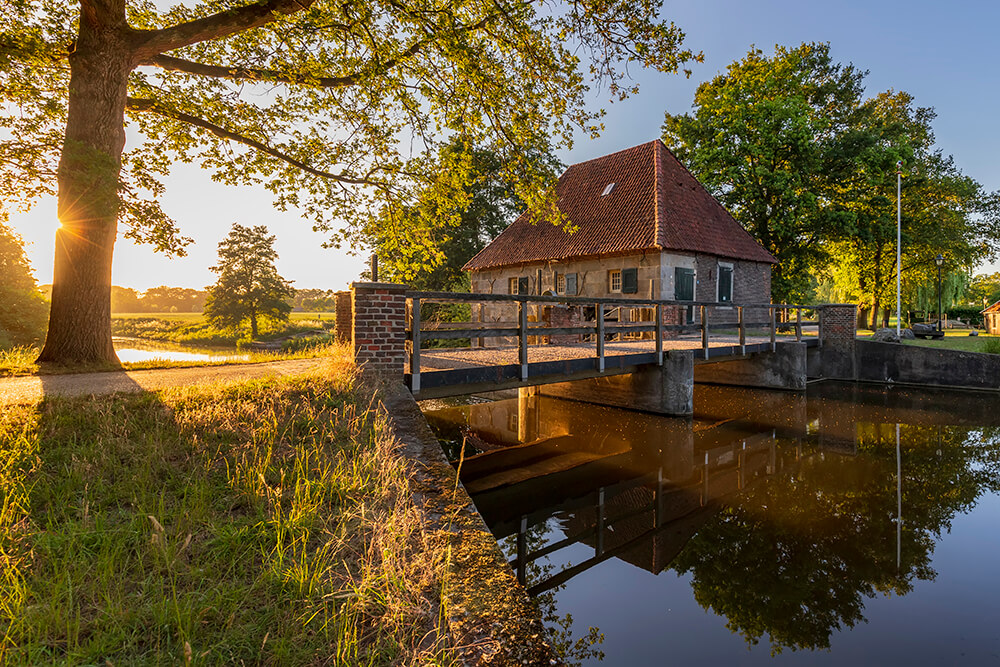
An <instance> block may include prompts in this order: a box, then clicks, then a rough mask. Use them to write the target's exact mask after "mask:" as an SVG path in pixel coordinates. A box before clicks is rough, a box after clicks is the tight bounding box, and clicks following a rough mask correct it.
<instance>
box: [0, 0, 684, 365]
mask: <svg viewBox="0 0 1000 667" xmlns="http://www.w3.org/2000/svg"><path fill="white" fill-rule="evenodd" d="M659 8H660V2H659V1H658V0H639V1H638V2H635V1H632V0H607V1H606V0H580V1H575V2H557V1H555V0H539V1H534V2H532V1H529V0H374V1H371V2H368V1H366V2H356V1H354V0H256V1H248V0H204V1H203V2H199V3H197V4H194V3H190V2H189V3H186V4H182V5H178V6H175V7H173V8H170V9H162V7H161V5H160V3H157V2H153V1H151V0H79V2H77V3H72V2H68V1H67V0H5V2H4V11H3V12H2V15H0V91H2V92H0V95H2V99H3V103H4V115H3V116H2V117H0V187H3V188H4V189H5V192H9V193H15V194H16V195H17V196H18V197H19V198H20V199H21V200H22V201H21V202H19V203H20V204H22V205H24V204H28V203H30V200H32V199H33V198H34V197H37V196H39V195H42V194H47V193H53V192H56V191H57V193H58V214H59V219H60V222H61V224H62V226H61V228H60V229H59V231H58V232H57V234H56V252H55V271H54V276H53V292H52V308H51V313H50V323H49V334H48V338H47V339H46V343H45V347H44V349H43V351H42V354H41V357H40V360H41V361H51V362H64V363H69V362H80V361H101V362H107V361H113V360H114V359H115V353H114V350H113V348H112V346H111V335H110V326H109V317H110V287H111V282H110V277H111V259H112V252H113V249H114V243H115V239H116V238H117V235H118V224H119V222H120V223H122V225H123V227H124V228H125V234H126V235H127V236H130V237H132V238H134V239H136V240H139V241H145V242H150V243H153V244H155V246H156V247H157V248H158V249H161V250H164V251H169V252H182V251H183V246H184V245H185V243H187V242H188V241H189V240H188V239H185V238H184V237H183V236H182V235H181V234H180V233H179V230H178V228H177V227H176V225H175V224H174V222H173V221H172V220H170V218H169V217H167V216H166V215H165V214H164V213H163V212H162V210H161V209H160V207H159V206H158V204H157V198H158V196H159V195H160V194H161V192H162V190H163V187H162V184H161V179H162V177H163V175H165V174H166V173H167V172H168V170H169V165H170V163H171V162H172V161H174V160H183V161H191V162H197V163H199V164H200V165H202V166H203V167H204V168H206V169H208V170H211V172H212V177H213V178H215V179H216V180H219V181H222V182H224V183H252V184H260V185H262V186H263V187H266V188H268V189H269V190H271V191H272V192H273V193H274V195H275V199H276V203H277V205H278V206H280V207H288V206H294V207H297V208H299V209H300V210H302V211H303V212H304V214H305V215H307V216H308V217H310V218H311V219H312V222H313V225H314V226H315V227H316V228H317V229H321V230H327V231H329V232H330V235H331V241H332V242H333V243H334V244H337V243H355V242H357V241H358V236H357V235H358V232H359V230H361V229H363V228H364V224H365V222H366V221H370V220H371V216H373V215H376V214H377V212H378V211H379V210H382V209H386V208H387V209H389V210H390V211H391V210H393V209H396V208H398V207H399V206H401V205H403V204H405V203H406V202H407V201H408V200H409V199H410V197H411V194H412V193H413V192H416V191H419V190H420V188H421V186H422V184H423V183H424V181H425V180H426V178H425V175H426V174H433V173H435V170H434V168H433V162H434V159H433V158H434V155H435V154H436V147H437V146H438V145H440V144H441V143H442V142H443V141H445V140H448V139H450V138H452V137H453V136H454V135H456V134H460V135H462V136H463V137H465V138H466V139H467V140H468V141H469V142H470V143H472V144H473V145H485V144H489V145H491V146H494V147H495V148H496V150H497V151H498V153H499V154H500V157H501V159H502V160H503V162H504V164H505V165H507V166H506V169H507V170H508V171H509V172H510V174H511V177H512V180H515V181H516V182H517V183H518V189H519V191H520V192H519V196H520V197H521V198H522V199H523V200H524V201H525V202H526V203H527V204H528V205H529V206H531V207H533V208H535V209H537V210H539V211H542V210H543V209H548V210H550V211H551V210H553V209H554V207H553V206H552V201H551V189H550V187H548V186H549V185H550V181H549V178H548V175H547V174H544V173H539V172H538V170H537V169H535V168H534V167H533V165H532V163H531V162H530V161H529V160H524V159H522V157H521V156H523V155H526V154H528V153H530V152H531V150H532V149H534V148H536V147H538V146H545V147H550V146H553V145H556V146H558V145H567V144H568V143H569V142H570V140H571V136H572V133H573V131H574V129H575V128H581V129H582V130H583V131H585V132H588V133H593V132H596V131H597V130H598V129H599V117H600V112H599V111H598V112H594V111H590V110H588V109H587V108H586V106H585V95H586V93H587V90H588V86H589V85H591V84H594V83H596V84H599V85H601V86H604V87H605V88H606V89H607V90H608V91H609V92H610V93H611V95H612V96H613V97H624V96H627V95H628V94H630V93H632V92H633V91H634V87H633V86H632V85H631V84H630V82H629V80H628V79H627V78H626V75H627V66H628V65H629V63H638V64H641V65H643V66H647V67H654V68H657V69H659V70H661V71H666V72H672V71H676V70H677V69H678V68H680V67H681V66H682V65H683V63H684V62H685V61H687V60H689V59H692V58H697V57H698V56H697V55H695V54H692V53H691V52H690V51H687V50H684V49H683V48H682V46H681V44H682V39H683V34H682V33H681V32H680V30H679V29H677V28H676V27H675V26H673V25H672V24H670V23H666V22H661V21H659V20H658V19H657V18H655V17H656V15H657V12H658V10H659ZM581 61H582V62H583V67H581ZM128 124H133V126H134V129H135V130H137V131H136V132H132V133H130V134H129V142H128V147H127V149H126V131H125V130H126V126H127V125H128ZM515 175H516V178H514V176H515Z"/></svg>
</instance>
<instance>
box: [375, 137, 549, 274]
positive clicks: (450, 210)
mask: <svg viewBox="0 0 1000 667" xmlns="http://www.w3.org/2000/svg"><path fill="white" fill-rule="evenodd" d="M529 161H530V163H531V164H532V165H533V166H534V169H535V170H537V172H538V173H541V174H546V177H547V178H554V177H555V176H556V174H558V171H559V169H560V168H561V166H562V165H561V164H560V163H559V161H558V160H557V159H556V157H555V156H554V155H552V154H551V153H550V152H549V151H548V150H534V151H533V152H532V153H531V155H530V156H529ZM435 171H436V174H437V175H436V177H435V178H434V179H433V181H431V182H430V183H429V184H428V185H427V186H426V187H424V188H423V189H422V190H421V191H420V192H419V194H418V195H417V197H416V201H415V203H414V204H413V205H411V206H407V207H405V208H402V209H398V210H392V211H390V210H388V209H384V210H383V212H382V216H381V218H380V219H379V221H378V223H377V224H373V225H370V226H369V227H367V228H366V229H365V235H366V237H367V238H368V241H369V243H370V244H371V245H372V246H373V248H374V249H375V251H376V252H377V253H378V256H379V267H380V270H381V272H382V273H383V274H384V277H385V278H386V279H388V280H392V281H396V282H403V283H406V284H408V285H410V286H412V287H414V288H416V289H424V290H445V291H468V280H467V276H465V275H464V272H463V271H462V267H463V266H464V265H465V263H466V262H468V261H469V260H470V259H472V257H474V256H475V255H476V253H478V252H479V251H480V250H482V249H483V248H484V247H485V246H486V244H487V243H489V242H490V241H492V240H493V239H494V238H496V236H497V235H498V234H499V233H500V232H502V231H503V230H504V229H505V228H506V227H507V226H508V225H510V223H512V222H513V221H514V220H515V218H516V217H517V215H518V214H519V213H520V212H521V211H522V210H524V208H525V203H524V201H523V200H522V199H521V198H520V197H519V196H518V194H517V188H516V187H515V185H516V183H515V181H516V179H515V178H514V177H513V175H512V174H511V173H510V172H509V171H508V169H507V165H506V164H505V162H504V159H503V157H502V156H501V155H500V154H499V153H498V152H497V151H494V150H490V149H486V148H474V147H470V146H469V145H468V144H467V143H466V142H465V141H462V140H460V139H455V140H453V141H452V142H451V143H449V144H446V145H445V146H443V147H442V148H441V150H440V151H439V152H438V155H437V157H436V166H435Z"/></svg>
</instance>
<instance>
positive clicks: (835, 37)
mask: <svg viewBox="0 0 1000 667" xmlns="http://www.w3.org/2000/svg"><path fill="white" fill-rule="evenodd" d="M662 15H663V16H664V17H666V18H669V19H670V20H673V21H674V22H675V23H676V24H677V25H678V26H680V27H681V28H682V29H683V30H684V31H685V32H686V33H687V40H686V44H687V46H689V47H690V48H692V49H694V50H700V51H702V52H703V53H704V55H705V62H704V63H702V64H695V65H694V66H693V73H692V76H691V78H690V79H685V78H684V76H683V75H664V74H657V73H652V72H644V71H641V70H633V74H634V76H635V78H636V79H637V80H638V81H639V82H640V84H641V90H640V92H639V94H638V95H637V96H635V97H633V98H632V99H630V100H628V101H626V102H624V103H615V104H609V101H608V99H607V97H608V96H607V95H606V94H604V95H601V94H600V93H599V92H597V91H595V92H594V94H593V96H592V104H593V105H594V106H595V107H601V106H603V107H604V108H606V109H607V111H608V114H607V116H606V118H605V119H604V124H605V127H606V131H605V133H604V134H603V135H602V136H601V138H599V139H597V140H593V141H592V140H589V139H587V138H583V137H579V138H578V139H577V141H576V143H575V145H574V147H573V150H572V151H570V152H568V153H567V152H564V153H563V154H561V155H560V157H561V159H562V160H563V162H565V163H567V164H569V163H573V162H579V161H582V160H587V159H590V158H593V157H598V156H600V155H604V154H606V153H610V152H613V151H616V150H621V149H623V148H627V147H629V146H633V145H636V144H639V143H643V142H645V141H649V140H651V139H653V138H656V137H657V136H659V133H660V125H661V124H662V122H663V112H664V111H665V110H669V111H670V112H672V113H683V112H685V111H687V110H689V109H690V107H691V102H692V99H693V97H694V91H695V89H696V88H697V86H698V84H699V83H701V82H702V81H706V80H708V79H711V78H712V77H714V76H715V75H716V74H718V73H719V72H721V71H723V70H725V68H726V66H727V65H728V64H729V63H731V62H732V61H734V60H738V59H740V58H742V57H743V56H744V55H745V54H746V52H747V51H748V50H749V49H750V47H751V46H752V45H756V46H757V47H759V48H761V49H763V50H764V51H765V52H770V51H771V50H772V49H773V47H774V45H775V44H782V45H796V44H799V43H801V42H805V41H823V42H830V44H831V49H832V53H833V57H834V59H835V60H837V61H839V62H841V63H845V64H846V63H849V62H850V63H853V64H854V65H856V66H857V67H858V68H859V69H862V70H869V76H868V78H867V80H866V83H867V86H866V88H867V93H868V94H869V95H874V94H876V93H878V92H880V91H882V90H886V89H889V88H892V89H895V90H905V91H907V92H909V93H911V94H912V95H913V96H914V97H915V100H916V103H917V104H918V105H920V106H930V107H934V108H935V110H936V111H937V115H938V117H937V120H936V121H935V122H934V132H935V136H936V138H937V144H938V147H939V148H941V149H942V150H943V151H944V152H945V153H948V154H951V155H954V157H955V160H956V163H957V164H958V166H959V167H960V168H961V169H962V171H963V172H965V173H966V174H968V175H970V176H972V177H973V178H975V179H976V180H978V181H979V182H980V183H982V184H983V186H984V187H986V188H987V189H988V190H997V189H1000V161H998V159H997V156H998V155H1000V131H998V129H997V115H998V112H1000V86H998V79H1000V76H998V66H1000V52H998V51H997V48H996V46H995V44H996V42H995V40H996V35H995V33H996V29H997V26H1000V4H997V3H992V2H985V1H976V2H960V3H948V4H946V3H941V2H934V3H931V2H912V1H911V2H885V1H872V0H869V1H867V2H861V1H855V0H852V1H850V2H840V3H833V2H831V3H815V2H803V1H802V0H798V1H788V0H768V1H756V2H749V1H739V0H688V1H687V2H683V3H675V2H669V1H668V2H665V5H664V7H663V11H662ZM167 187H168V191H167V194H166V195H165V199H164V207H165V209H166V210H167V212H168V213H170V214H171V215H172V216H173V217H174V218H175V219H176V220H177V221H178V223H179V225H180V227H181V229H182V231H183V233H184V234H185V235H187V236H190V237H192V238H194V239H195V244H194V246H193V247H191V248H189V253H188V256H187V257H185V258H181V259H167V258H164V257H163V256H161V255H158V254H156V253H153V252H152V250H151V249H149V248H147V247H137V246H135V245H133V244H131V243H129V242H127V241H125V240H124V239H120V240H119V241H118V244H117V246H116V248H115V262H114V268H113V280H114V282H115V284H118V285H125V286H130V287H135V288H138V289H146V288H149V287H154V286H156V285H163V284H166V285H175V286H181V287H196V288H200V287H204V286H206V285H209V284H211V283H212V282H214V279H215V275H214V274H213V273H211V272H210V271H209V270H208V267H209V266H211V265H212V264H214V263H215V260H216V245H217V244H218V242H219V241H220V240H221V239H222V238H223V237H224V236H225V235H226V233H227V231H228V229H229V227H230V226H231V225H232V223H233V222H239V223H241V224H243V225H260V224H263V225H267V226H268V228H269V229H270V230H271V232H272V233H274V234H275V235H276V236H277V243H276V248H277V250H278V254H279V260H278V270H279V272H281V274H282V275H283V276H285V277H286V278H288V279H290V280H293V281H295V285H296V286H297V287H303V288H305V287H319V288H324V289H343V288H344V286H345V285H347V284H348V283H349V282H350V281H352V280H355V279H356V278H357V276H358V273H359V272H360V271H361V269H362V260H361V259H359V258H354V257H350V256H348V255H347V253H346V252H345V251H336V250H325V249H323V248H321V247H320V246H321V243H322V241H323V237H322V236H321V235H319V234H316V233H314V232H312V231H311V229H310V225H309V223H308V222H307V221H306V220H303V219H301V218H299V216H297V215H296V214H295V213H281V212H279V211H276V210H274V209H273V208H272V206H271V200H270V197H269V196H268V194H267V193H266V192H264V191H263V190H258V189H253V188H233V187H227V186H223V185H219V184H216V183H213V182H212V181H211V180H210V179H209V178H208V177H207V175H206V174H205V173H203V172H201V171H200V170H199V169H198V168H197V167H196V166H192V165H177V166H176V168H175V169H174V172H173V173H172V175H171V177H170V179H169V180H168V182H167ZM904 205H905V202H904ZM12 222H13V223H14V225H15V227H16V228H17V229H18V231H19V232H20V233H21V234H22V235H23V236H24V237H25V240H26V241H27V242H28V243H29V244H30V245H29V248H28V251H29V256H30V258H31V261H32V263H33V265H34V267H35V273H36V276H37V277H38V279H39V282H42V283H45V282H50V281H51V276H52V253H53V240H54V233H55V228H56V226H57V225H58V222H57V221H56V216H55V203H54V202H53V201H46V202H43V203H42V204H41V205H40V206H38V207H37V208H36V209H35V210H33V211H32V212H30V213H28V214H22V215H17V216H15V217H13V218H12ZM982 268H983V270H988V271H990V272H992V271H996V270H1000V267H998V266H996V265H989V266H984V267H982Z"/></svg>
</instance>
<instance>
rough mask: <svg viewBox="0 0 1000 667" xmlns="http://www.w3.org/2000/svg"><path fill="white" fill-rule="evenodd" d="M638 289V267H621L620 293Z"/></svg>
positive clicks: (628, 292) (634, 291) (633, 291)
mask: <svg viewBox="0 0 1000 667" xmlns="http://www.w3.org/2000/svg"><path fill="white" fill-rule="evenodd" d="M638 291H639V269H622V294H635V293H636V292H638Z"/></svg>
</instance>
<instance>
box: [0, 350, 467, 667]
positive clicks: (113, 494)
mask: <svg viewBox="0 0 1000 667" xmlns="http://www.w3.org/2000/svg"><path fill="white" fill-rule="evenodd" d="M372 391H373V390H372V389H370V388H368V389H366V388H363V387H361V386H360V385H359V380H358V378H357V375H356V371H355V369H354V366H353V364H351V363H350V362H349V361H348V354H347V350H346V348H344V349H343V350H342V353H341V355H340V356H339V357H338V358H336V359H334V360H332V361H331V364H330V366H329V367H328V368H327V369H325V372H323V373H316V374H314V375H311V376H305V377H292V378H276V379H271V380H260V381H253V382H243V383H237V384H230V385H219V386H201V387H194V388H187V389H177V390H171V391H165V392H158V393H138V394H120V395H114V396H109V397H104V398H97V399H95V398H86V399H56V400H52V399H49V400H46V401H44V402H42V403H39V404H33V405H20V406H12V407H8V408H5V409H4V410H3V411H2V412H0V664H4V665H40V664H60V665H62V664H73V665H84V664H86V665H112V664H113V665H139V664H142V665H155V664H171V665H189V664H196V665H201V664H211V665H223V664H224V665H234V664H235V665H239V664H247V665H251V664H252V665H304V664H338V665H340V664H344V665H369V664H390V663H391V664H418V663H419V664H429V663H433V664H447V663H448V660H447V654H446V653H445V651H444V650H443V645H444V644H443V639H442V634H443V633H442V629H441V621H440V618H441V616H440V609H439V601H440V599H441V597H440V595H441V586H442V577H443V574H442V573H443V566H442V561H441V559H440V558H434V559H432V555H431V554H428V553H427V552H426V551H425V549H424V547H423V544H424V543H423V540H422V537H421V533H420V527H419V525H418V520H417V518H416V517H415V516H414V513H413V509H412V505H411V501H410V490H409V487H408V482H407V478H406V476H405V470H404V467H403V462H402V461H401V460H400V458H399V456H398V454H397V453H396V449H395V447H396V445H395V444H394V443H393V442H392V440H391V437H390V436H389V435H388V432H387V430H386V427H385V425H384V424H383V423H382V421H381V420H380V418H379V417H378V416H377V414H376V413H375V412H374V411H373V410H372V409H371V405H372V401H373V397H372Z"/></svg>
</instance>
